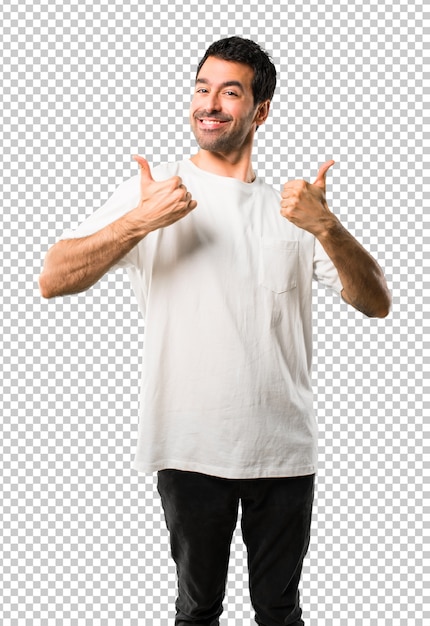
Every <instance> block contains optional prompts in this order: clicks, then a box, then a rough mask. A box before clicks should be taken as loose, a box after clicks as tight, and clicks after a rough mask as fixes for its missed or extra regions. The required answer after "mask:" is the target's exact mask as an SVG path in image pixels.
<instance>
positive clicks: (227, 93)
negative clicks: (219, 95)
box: [225, 91, 237, 96]
mask: <svg viewBox="0 0 430 626" xmlns="http://www.w3.org/2000/svg"><path fill="white" fill-rule="evenodd" d="M225 94H226V96H237V93H235V92H234V91H226V92H225Z"/></svg>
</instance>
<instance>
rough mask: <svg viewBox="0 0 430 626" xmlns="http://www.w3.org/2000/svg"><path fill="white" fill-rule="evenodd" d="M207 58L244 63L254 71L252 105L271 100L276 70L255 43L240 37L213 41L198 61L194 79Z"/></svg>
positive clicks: (267, 56) (263, 51)
mask: <svg viewBox="0 0 430 626" xmlns="http://www.w3.org/2000/svg"><path fill="white" fill-rule="evenodd" d="M209 57H216V58H217V59H222V60H223V61H232V62H235V63H244V64H245V65H249V66H250V67H251V68H252V69H253V70H254V78H253V80H252V93H253V95H254V104H260V102H264V101H265V100H271V99H272V98H273V94H274V93H275V87H276V68H275V66H274V64H273V62H272V60H271V58H270V56H269V55H268V54H267V52H266V51H265V50H263V49H262V48H261V47H260V46H259V45H258V43H255V41H251V39H243V38H242V37H227V38H226V39H220V40H219V41H215V42H214V43H213V44H212V45H211V46H209V48H208V49H207V50H206V52H205V55H204V57H203V58H202V60H201V61H200V63H199V65H198V68H197V74H196V77H197V76H198V75H199V72H200V70H201V68H202V65H203V63H204V62H205V61H206V60H207V59H208V58H209Z"/></svg>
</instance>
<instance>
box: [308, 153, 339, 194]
mask: <svg viewBox="0 0 430 626" xmlns="http://www.w3.org/2000/svg"><path fill="white" fill-rule="evenodd" d="M334 163H335V162H334V161H333V160H331V161H326V162H325V163H323V165H321V167H320V168H319V170H318V174H317V177H316V179H315V181H314V183H313V184H314V185H316V186H317V187H319V188H320V189H322V190H323V191H325V177H326V174H327V171H328V170H329V169H330V168H331V166H332V165H334Z"/></svg>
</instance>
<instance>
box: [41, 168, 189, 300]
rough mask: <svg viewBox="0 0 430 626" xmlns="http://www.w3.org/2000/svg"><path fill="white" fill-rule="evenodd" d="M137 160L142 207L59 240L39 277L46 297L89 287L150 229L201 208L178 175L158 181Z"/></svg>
mask: <svg viewBox="0 0 430 626" xmlns="http://www.w3.org/2000/svg"><path fill="white" fill-rule="evenodd" d="M135 160H136V161H137V162H138V163H139V167H140V172H141V175H140V176H141V188H140V191H141V196H140V202H139V204H138V206H137V207H136V208H135V209H133V210H132V211H130V212H129V213H127V214H126V215H124V216H123V217H121V218H119V219H118V220H116V221H115V222H113V223H112V224H108V225H107V226H106V227H105V228H102V229H101V230H100V231H98V232H97V233H94V234H93V235H90V236H89V237H82V238H77V239H66V240H63V241H59V242H58V243H56V244H55V245H54V246H53V247H52V248H51V249H50V250H48V253H47V254H46V257H45V262H44V267H43V271H42V273H41V275H40V277H39V287H40V292H41V294H42V296H43V297H44V298H52V297H54V296H64V295H67V294H72V293H78V292H80V291H85V290H86V289H88V288H89V287H91V286H92V285H94V283H96V282H97V281H98V280H99V279H100V278H101V277H102V276H103V275H104V274H105V273H106V272H107V271H108V270H109V269H110V268H111V267H112V266H113V265H115V263H117V262H118V261H119V260H120V259H121V258H122V257H123V256H125V255H126V254H127V253H128V252H129V251H130V250H131V249H132V248H134V246H135V245H136V244H138V243H139V241H140V240H141V239H143V238H144V237H146V235H147V234H148V233H149V232H151V231H153V230H156V229H158V228H163V227H165V226H169V225H170V224H173V223H174V222H176V221H177V220H179V219H181V218H182V217H185V215H187V214H188V213H189V212H190V211H192V210H193V209H194V208H195V207H196V206H197V203H196V202H195V201H194V200H192V199H191V194H190V193H189V192H187V190H186V188H185V187H184V185H183V184H182V181H181V179H180V178H178V177H177V176H174V177H172V178H170V179H168V180H166V181H162V182H156V181H154V180H153V178H152V176H151V172H150V169H149V165H148V163H147V162H146V161H145V159H143V158H142V157H135Z"/></svg>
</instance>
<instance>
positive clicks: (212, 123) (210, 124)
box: [198, 118, 227, 130]
mask: <svg viewBox="0 0 430 626" xmlns="http://www.w3.org/2000/svg"><path fill="white" fill-rule="evenodd" d="M198 122H199V126H200V127H201V128H206V129H207V130H212V129H216V128H220V127H221V126H222V125H223V124H226V123H227V121H224V120H213V119H212V120H211V119H207V118H203V119H199V120H198Z"/></svg>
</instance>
